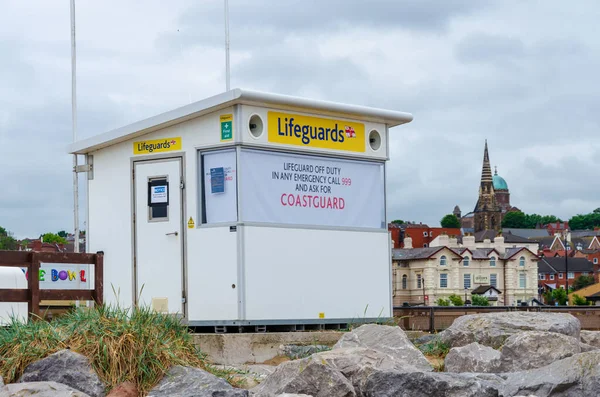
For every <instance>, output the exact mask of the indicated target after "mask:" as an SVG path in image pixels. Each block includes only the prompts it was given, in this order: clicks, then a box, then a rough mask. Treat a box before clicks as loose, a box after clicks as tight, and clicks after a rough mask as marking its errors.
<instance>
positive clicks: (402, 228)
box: [388, 223, 460, 248]
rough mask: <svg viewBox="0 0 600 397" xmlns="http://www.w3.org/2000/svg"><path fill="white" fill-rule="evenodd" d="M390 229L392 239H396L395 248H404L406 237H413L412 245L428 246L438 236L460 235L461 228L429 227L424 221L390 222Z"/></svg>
mask: <svg viewBox="0 0 600 397" xmlns="http://www.w3.org/2000/svg"><path fill="white" fill-rule="evenodd" d="M388 230H389V232H390V233H391V238H392V241H394V248H404V238H406V237H410V238H411V239H412V247H417V248H426V247H429V245H430V244H431V242H432V241H433V240H434V239H435V238H436V237H438V236H441V235H448V236H455V237H458V236H460V229H458V228H448V227H429V226H427V225H424V224H422V223H419V224H413V223H407V224H401V225H398V224H394V223H390V224H389V225H388ZM412 247H411V248H412Z"/></svg>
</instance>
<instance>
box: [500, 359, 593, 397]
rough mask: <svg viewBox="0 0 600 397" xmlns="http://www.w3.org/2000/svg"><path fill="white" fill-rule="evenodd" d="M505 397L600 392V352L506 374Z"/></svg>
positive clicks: (568, 396)
mask: <svg viewBox="0 0 600 397" xmlns="http://www.w3.org/2000/svg"><path fill="white" fill-rule="evenodd" d="M503 377H504V378H505V380H506V381H505V384H504V388H503V390H502V393H501V394H500V395H501V396H502V397H512V396H519V395H535V396H537V397H581V396H598V395H600V352H598V351H593V352H588V353H580V354H576V355H574V356H571V357H568V358H565V359H563V360H559V361H556V362H554V363H552V364H550V365H548V366H545V367H542V368H538V369H533V370H528V371H520V372H513V373H508V374H503Z"/></svg>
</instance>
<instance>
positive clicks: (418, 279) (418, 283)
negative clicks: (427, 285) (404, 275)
mask: <svg viewBox="0 0 600 397" xmlns="http://www.w3.org/2000/svg"><path fill="white" fill-rule="evenodd" d="M421 284H422V283H421V275H420V274H417V288H418V289H421Z"/></svg>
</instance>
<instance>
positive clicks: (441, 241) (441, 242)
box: [438, 233, 450, 247]
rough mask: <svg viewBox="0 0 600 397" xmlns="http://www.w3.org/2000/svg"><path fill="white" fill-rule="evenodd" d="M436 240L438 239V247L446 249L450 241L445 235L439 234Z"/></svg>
mask: <svg viewBox="0 0 600 397" xmlns="http://www.w3.org/2000/svg"><path fill="white" fill-rule="evenodd" d="M438 239H439V244H438V246H439V247H447V246H448V245H449V244H450V241H449V240H450V238H449V237H448V235H447V234H445V233H444V234H440V235H439V236H438Z"/></svg>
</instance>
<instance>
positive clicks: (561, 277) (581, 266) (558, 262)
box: [538, 256, 598, 289]
mask: <svg viewBox="0 0 600 397" xmlns="http://www.w3.org/2000/svg"><path fill="white" fill-rule="evenodd" d="M567 261H568V262H567V263H568V265H569V266H568V267H569V269H568V270H569V272H568V273H567V272H566V264H565V257H564V256H563V257H558V256H556V257H541V258H540V261H539V263H538V278H539V280H538V286H539V287H540V288H544V289H547V288H550V289H555V288H560V287H562V288H565V286H566V284H567V280H568V281H569V285H573V281H575V279H576V278H577V277H579V276H591V275H594V278H596V279H597V277H598V276H597V272H595V271H594V264H593V263H592V262H590V261H589V260H587V259H586V258H574V257H567ZM594 273H596V274H594Z"/></svg>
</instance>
